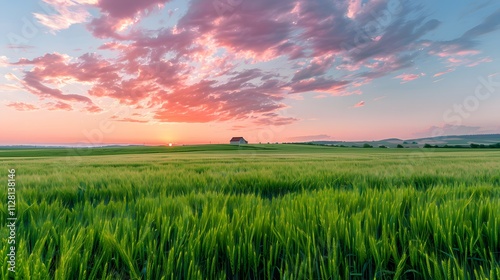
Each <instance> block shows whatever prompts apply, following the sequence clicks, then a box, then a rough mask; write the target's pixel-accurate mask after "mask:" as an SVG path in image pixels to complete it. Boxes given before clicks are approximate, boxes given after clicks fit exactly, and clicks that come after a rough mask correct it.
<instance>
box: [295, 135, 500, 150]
mask: <svg viewBox="0 0 500 280" xmlns="http://www.w3.org/2000/svg"><path fill="white" fill-rule="evenodd" d="M304 143H312V144H319V145H336V146H348V147H352V146H357V147H362V146H363V145H365V144H368V145H371V146H373V147H380V146H385V147H388V148H396V147H397V146H398V145H401V146H403V147H405V148H421V147H423V146H425V144H429V145H439V146H444V145H448V146H455V145H463V146H466V145H470V144H484V145H492V144H497V143H500V134H477V135H447V136H436V137H425V138H416V139H406V140H404V139H398V138H388V139H382V140H377V141H308V142H304Z"/></svg>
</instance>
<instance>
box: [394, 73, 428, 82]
mask: <svg viewBox="0 0 500 280" xmlns="http://www.w3.org/2000/svg"><path fill="white" fill-rule="evenodd" d="M423 76H425V73H420V74H406V73H404V74H401V75H398V76H396V77H394V78H395V79H400V80H401V83H402V84H404V83H407V82H411V81H413V80H416V79H418V78H420V77H423Z"/></svg>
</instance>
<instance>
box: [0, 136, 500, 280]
mask: <svg viewBox="0 0 500 280" xmlns="http://www.w3.org/2000/svg"><path fill="white" fill-rule="evenodd" d="M71 150H72V149H55V150H54V152H50V151H49V150H43V151H40V150H31V151H27V150H2V151H0V170H4V173H5V175H4V177H5V182H6V181H7V169H10V168H16V174H17V176H16V180H17V185H18V186H17V205H16V206H17V209H16V210H17V213H18V214H17V217H18V227H17V241H18V244H17V245H18V246H17V254H18V261H17V265H16V271H17V272H16V274H15V276H16V277H17V279H500V240H499V239H500V232H499V230H500V173H499V170H500V151H477V150H468V149H465V150H448V149H439V150H426V151H422V150H412V149H348V148H345V149H343V148H328V147H314V146H301V145H299V146H295V145H256V146H247V147H245V148H241V147H237V146H229V145H211V146H191V147H188V146H186V147H174V148H167V147H150V148H148V147H128V148H101V149H92V150H88V152H87V154H85V155H76V156H73V155H71V154H68V151H69V152H71ZM0 195H1V196H2V197H6V195H7V194H6V188H2V189H1V190H0ZM6 210H7V209H6V206H5V205H4V206H3V207H2V209H1V212H2V214H1V217H0V222H1V223H2V224H5V223H6V217H7V215H6V214H7V213H6ZM0 232H1V234H2V236H7V234H8V231H7V229H6V228H2V229H1V230H0ZM7 250H8V246H7V242H3V243H2V246H0V255H1V256H2V257H3V258H6V254H7ZM0 273H1V275H2V277H0V278H2V279H6V278H7V277H8V272H7V271H6V265H3V266H2V270H1V271H0Z"/></svg>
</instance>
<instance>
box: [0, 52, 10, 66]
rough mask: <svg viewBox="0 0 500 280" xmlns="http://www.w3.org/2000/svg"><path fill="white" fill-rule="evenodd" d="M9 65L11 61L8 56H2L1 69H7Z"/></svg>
mask: <svg viewBox="0 0 500 280" xmlns="http://www.w3.org/2000/svg"><path fill="white" fill-rule="evenodd" d="M9 64H10V63H9V59H8V58H7V57H6V56H4V55H2V56H0V67H7V66H8V65H9Z"/></svg>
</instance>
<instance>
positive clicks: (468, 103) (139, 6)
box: [0, 0, 500, 146]
mask: <svg viewBox="0 0 500 280" xmlns="http://www.w3.org/2000/svg"><path fill="white" fill-rule="evenodd" d="M0 22H1V30H2V33H3V34H4V36H3V37H2V39H1V40H2V41H1V44H0V50H1V54H0V92H1V93H2V94H1V97H0V125H1V130H2V133H1V136H0V145H17V144H29V145H38V144H52V145H56V144H65V145H75V144H82V145H83V144H90V145H101V144H146V145H165V143H168V146H172V143H174V144H175V145H178V144H194V143H227V142H228V141H229V139H230V138H231V137H232V136H244V137H245V138H246V139H247V140H248V141H249V142H251V143H256V142H287V141H308V140H375V139H383V138H391V137H398V138H416V137H424V136H440V135H456V134H482V133H500V123H499V122H498V120H499V117H500V115H499V114H498V108H500V94H499V93H500V67H499V63H498V62H499V60H500V48H498V46H499V43H500V39H499V38H500V32H499V29H500V3H499V2H498V1H434V2H431V1H423V2H422V3H420V2H419V3H413V2H411V1H402V0H345V1H320V0H313V1H311V0H293V1H285V0H283V1H281V0H280V1H268V0H241V1H227V0H192V1H181V0H178V1H168V0H147V1H122V0H99V1H98V0H74V1H60V0H44V1H29V2H28V3H25V2H22V3H21V2H13V1H9V2H8V3H4V9H2V12H1V19H0Z"/></svg>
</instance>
